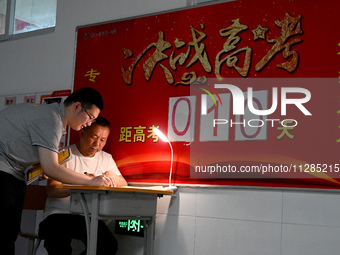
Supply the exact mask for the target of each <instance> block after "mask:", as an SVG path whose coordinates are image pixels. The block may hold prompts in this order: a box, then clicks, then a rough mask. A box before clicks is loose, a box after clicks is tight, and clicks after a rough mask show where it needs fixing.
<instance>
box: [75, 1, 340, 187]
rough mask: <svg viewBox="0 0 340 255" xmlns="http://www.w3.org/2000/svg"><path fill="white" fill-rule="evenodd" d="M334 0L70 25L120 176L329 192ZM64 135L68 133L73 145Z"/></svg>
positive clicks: (80, 81)
mask: <svg viewBox="0 0 340 255" xmlns="http://www.w3.org/2000/svg"><path fill="white" fill-rule="evenodd" d="M339 7H340V3H339V2H338V1H337V0H325V1H318V0H309V1H304V0H302V1H291V0H276V1H269V0H261V1H260V0H238V1H232V2H225V3H218V4H213V5H207V6H198V7H193V8H188V9H182V10H175V11H172V12H167V13H158V14H152V15H148V16H143V17H135V18H130V19H126V20H116V21H108V22H105V23H101V24H91V25H87V26H82V27H78V28H77V31H76V33H77V34H76V36H77V41H76V54H75V70H74V90H77V89H79V88H82V87H93V88H95V89H97V90H98V91H99V92H100V93H101V94H102V96H103V99H104V110H103V111H102V112H101V115H102V116H103V117H106V118H107V119H108V120H109V121H110V122H111V124H112V129H111V134H110V137H109V140H108V142H107V145H106V147H105V150H106V151H107V152H109V153H111V154H112V155H113V157H114V159H115V160H116V163H117V165H118V167H119V169H120V171H121V172H122V174H123V175H124V176H125V177H126V179H127V180H128V181H129V182H139V183H152V184H154V183H157V184H159V183H167V182H168V178H169V168H170V148H169V144H168V143H166V142H162V141H161V140H160V139H159V137H158V136H157V135H156V134H155V133H154V132H153V131H152V128H153V127H159V129H160V130H161V131H163V132H164V133H165V134H166V135H167V136H168V138H169V140H170V142H171V144H172V146H173V151H174V162H173V163H174V164H173V176H172V180H173V182H174V184H204V185H237V186H261V187H293V188H320V189H339V187H340V178H339V175H340V165H339V164H340V160H339V156H338V154H339V148H340V143H339V142H340V130H339V126H340V115H339V113H340V93H339V92H340V91H339V86H340V84H339V81H340V80H339V71H340V65H339V63H340V62H339V60H340V55H339V54H340V45H339V43H340V33H339V31H338V30H339V28H340V19H339V18H338V13H337V10H338V9H339ZM77 139H78V135H76V134H73V135H72V136H71V141H73V142H76V141H77Z"/></svg>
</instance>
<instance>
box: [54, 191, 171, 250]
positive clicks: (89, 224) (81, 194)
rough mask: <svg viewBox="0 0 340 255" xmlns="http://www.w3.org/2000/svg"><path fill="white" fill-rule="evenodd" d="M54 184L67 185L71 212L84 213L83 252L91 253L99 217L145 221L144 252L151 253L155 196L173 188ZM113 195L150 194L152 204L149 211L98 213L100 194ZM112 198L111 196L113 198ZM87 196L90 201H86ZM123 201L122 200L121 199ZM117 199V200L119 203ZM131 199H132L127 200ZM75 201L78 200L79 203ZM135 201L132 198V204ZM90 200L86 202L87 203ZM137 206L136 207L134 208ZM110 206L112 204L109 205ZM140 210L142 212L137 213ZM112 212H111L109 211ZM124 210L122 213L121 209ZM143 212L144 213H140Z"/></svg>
mask: <svg viewBox="0 0 340 255" xmlns="http://www.w3.org/2000/svg"><path fill="white" fill-rule="evenodd" d="M57 188H63V189H65V188H66V189H70V191H71V212H72V213H84V216H85V222H86V230H87V243H88V245H87V255H95V254H96V251H97V231H98V219H102V218H119V219H138V220H143V221H144V223H145V226H146V227H145V228H144V255H153V240H154V231H155V216H156V207H157V198H159V197H162V196H163V195H172V194H173V192H172V191H169V190H159V189H147V188H142V189H141V188H129V187H124V188H113V187H94V186H77V185H74V186H73V185H58V186H57ZM110 194H111V195H113V196H118V197H119V196H120V195H123V196H131V197H132V196H136V195H137V197H144V196H146V197H148V198H151V201H150V202H149V203H152V204H153V206H152V207H153V208H151V209H150V212H146V213H145V212H144V211H143V210H141V212H139V211H138V208H137V207H133V208H124V209H123V210H126V211H127V212H128V211H129V212H130V211H131V210H132V209H134V216H131V214H130V215H129V216H127V215H118V214H117V215H116V214H115V213H110V212H109V213H108V214H107V215H104V216H102V215H101V214H100V210H101V209H102V208H101V198H103V197H105V196H109V195H110ZM113 199H114V198H113ZM89 200H90V201H89ZM128 200H129V201H127V200H126V201H127V202H128V203H129V205H130V206H131V205H132V206H134V201H133V200H131V199H128ZM122 201H124V200H122ZM122 201H121V203H122ZM131 201H132V202H131ZM78 202H79V204H80V208H81V211H80V209H79V208H76V207H79V205H78ZM137 202H138V201H135V204H136V203H137ZM89 203H90V205H89ZM136 208H137V209H136ZM113 209H114V207H113ZM139 213H141V214H142V216H140V215H139ZM111 214H112V215H111ZM122 214H125V213H122ZM143 214H144V215H143ZM145 214H148V215H145Z"/></svg>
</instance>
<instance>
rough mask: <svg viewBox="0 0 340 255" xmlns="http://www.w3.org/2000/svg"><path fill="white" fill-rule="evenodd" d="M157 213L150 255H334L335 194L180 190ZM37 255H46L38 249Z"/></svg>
mask: <svg viewBox="0 0 340 255" xmlns="http://www.w3.org/2000/svg"><path fill="white" fill-rule="evenodd" d="M157 212H158V213H157V218H156V232H155V240H154V255H173V254H176V255H210V254H214V255H216V254H217V255H220V254H221V255H222V254H223V255H224V254H226V255H229V254H230V255H250V254H251V255H321V254H324V255H333V254H339V251H340V218H339V215H340V194H338V193H331V192H329V193H326V192H318V191H289V190H260V189H239V188H200V187H180V188H179V190H178V191H177V193H176V195H175V196H172V197H170V196H164V197H163V198H160V199H158V206H157ZM116 237H117V239H118V241H119V251H118V253H117V255H126V254H128V255H142V254H143V244H144V242H143V238H141V237H129V236H119V235H116ZM73 247H74V248H75V249H78V253H79V251H80V250H81V249H82V247H83V246H82V245H80V244H79V243H76V242H74V243H73ZM18 254H20V255H21V254H22V253H18ZM38 254H39V255H46V254H47V253H46V252H45V250H44V248H43V247H41V248H40V249H39V252H38ZM74 254H77V253H76V252H75V253H74Z"/></svg>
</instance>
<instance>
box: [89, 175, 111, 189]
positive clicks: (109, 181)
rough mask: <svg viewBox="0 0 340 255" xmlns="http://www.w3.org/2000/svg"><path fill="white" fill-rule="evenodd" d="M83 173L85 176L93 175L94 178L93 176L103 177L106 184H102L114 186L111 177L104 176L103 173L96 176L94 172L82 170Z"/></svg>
mask: <svg viewBox="0 0 340 255" xmlns="http://www.w3.org/2000/svg"><path fill="white" fill-rule="evenodd" d="M84 174H86V175H87V176H90V177H93V178H94V179H95V178H102V179H104V180H105V182H106V184H107V185H104V186H108V187H115V186H114V183H113V181H112V179H111V178H110V177H108V176H106V175H105V174H103V173H102V174H101V175H98V176H96V175H95V174H91V173H88V172H84Z"/></svg>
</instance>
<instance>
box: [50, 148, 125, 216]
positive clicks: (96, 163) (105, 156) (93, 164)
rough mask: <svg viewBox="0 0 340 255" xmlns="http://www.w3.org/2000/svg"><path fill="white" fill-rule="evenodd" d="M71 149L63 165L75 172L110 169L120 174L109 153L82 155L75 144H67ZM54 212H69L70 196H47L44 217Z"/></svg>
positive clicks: (99, 172) (97, 173)
mask: <svg viewBox="0 0 340 255" xmlns="http://www.w3.org/2000/svg"><path fill="white" fill-rule="evenodd" d="M69 148H70V150H71V157H70V160H68V161H67V162H65V164H64V165H65V166H66V167H67V168H69V169H71V170H73V171H75V172H77V173H82V174H83V173H84V172H87V173H91V174H94V175H101V174H102V173H105V172H106V171H112V172H114V173H115V174H117V175H121V173H120V172H119V170H118V167H117V165H116V163H115V161H114V160H113V158H112V156H111V154H109V153H107V152H104V151H100V152H97V153H96V154H95V156H94V157H85V156H83V155H82V154H81V153H80V152H79V150H78V149H77V147H76V145H75V144H73V145H71V146H69ZM54 213H70V197H69V196H68V197H64V198H47V200H46V205H45V212H44V217H45V218H46V217H47V216H49V215H50V214H54Z"/></svg>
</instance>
